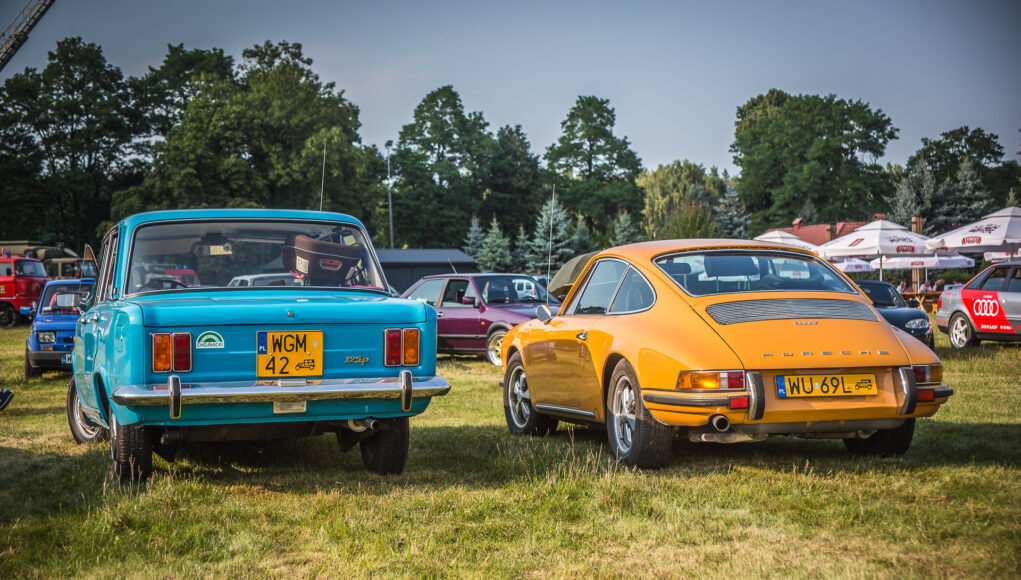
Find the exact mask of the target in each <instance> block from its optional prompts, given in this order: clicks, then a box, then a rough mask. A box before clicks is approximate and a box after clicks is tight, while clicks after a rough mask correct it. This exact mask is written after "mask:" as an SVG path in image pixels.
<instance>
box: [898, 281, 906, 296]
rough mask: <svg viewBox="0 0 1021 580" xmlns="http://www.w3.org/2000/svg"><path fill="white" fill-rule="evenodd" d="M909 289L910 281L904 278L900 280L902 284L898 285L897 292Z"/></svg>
mask: <svg viewBox="0 0 1021 580" xmlns="http://www.w3.org/2000/svg"><path fill="white" fill-rule="evenodd" d="M907 291H908V283H907V282H905V281H904V280H901V281H900V285H898V286H897V293H898V294H903V293H905V292H907Z"/></svg>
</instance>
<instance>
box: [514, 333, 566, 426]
mask: <svg viewBox="0 0 1021 580" xmlns="http://www.w3.org/2000/svg"><path fill="white" fill-rule="evenodd" d="M503 415H504V418H506V419H507V428H508V429H510V432H511V433H513V434H515V435H533V436H536V437H541V436H543V435H550V434H552V433H553V432H555V431H556V430H557V423H558V421H557V420H556V419H554V418H553V417H550V416H548V415H543V414H541V413H539V412H538V411H536V410H535V407H533V406H532V393H531V391H529V389H528V381H527V377H526V376H525V365H524V363H523V362H522V361H521V353H518V352H516V353H514V354H512V355H511V357H510V358H509V359H507V372H506V373H504V376H503Z"/></svg>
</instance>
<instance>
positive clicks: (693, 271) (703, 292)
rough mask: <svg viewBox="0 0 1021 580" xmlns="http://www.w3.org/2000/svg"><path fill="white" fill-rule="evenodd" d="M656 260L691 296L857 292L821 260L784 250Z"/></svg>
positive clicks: (683, 256) (683, 255) (678, 255)
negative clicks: (744, 293) (747, 293)
mask: <svg viewBox="0 0 1021 580" xmlns="http://www.w3.org/2000/svg"><path fill="white" fill-rule="evenodd" d="M655 263H656V265H657V266H659V268H660V270H662V271H663V272H664V273H665V274H667V275H668V276H670V278H671V279H672V280H673V281H674V282H675V283H677V285H678V286H680V287H681V289H682V290H684V291H685V292H687V293H688V294H690V295H692V296H710V295H713V294H730V293H735V292H778V291H779V292H783V291H809V292H811V291H815V292H840V293H845V294H855V293H856V292H855V290H854V288H852V287H851V286H850V285H848V284H847V283H846V282H845V281H844V280H843V278H842V277H841V276H840V275H839V274H837V273H836V272H835V271H834V270H833V269H832V268H831V267H830V266H828V265H826V264H824V263H822V262H821V261H820V260H817V259H814V258H811V257H809V256H802V255H794V254H787V253H783V252H740V251H725V252H692V253H684V254H672V255H669V256H663V257H661V258H657V259H656V260H655Z"/></svg>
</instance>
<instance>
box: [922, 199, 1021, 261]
mask: <svg viewBox="0 0 1021 580" xmlns="http://www.w3.org/2000/svg"><path fill="white" fill-rule="evenodd" d="M928 243H929V247H930V248H932V249H934V250H935V249H940V248H947V249H949V250H957V251H960V252H1009V253H1013V252H1016V251H1017V250H1018V248H1019V247H1021V207H1007V208H1004V209H1001V210H1000V211H997V212H993V213H991V214H989V215H987V216H985V217H984V218H982V219H980V220H979V221H977V222H975V223H971V224H968V225H966V226H963V227H959V228H957V229H956V230H952V231H949V232H947V233H945V234H943V235H942V236H939V237H935V238H933V239H931V240H929V242H928Z"/></svg>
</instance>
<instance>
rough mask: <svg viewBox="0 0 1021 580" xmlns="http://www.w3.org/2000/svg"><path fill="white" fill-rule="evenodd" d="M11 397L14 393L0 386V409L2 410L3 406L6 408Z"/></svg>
mask: <svg viewBox="0 0 1021 580" xmlns="http://www.w3.org/2000/svg"><path fill="white" fill-rule="evenodd" d="M13 398H14V393H12V392H10V391H8V390H7V389H4V388H0V411H3V410H4V409H5V408H7V404H8V403H10V402H11V399H13Z"/></svg>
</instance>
